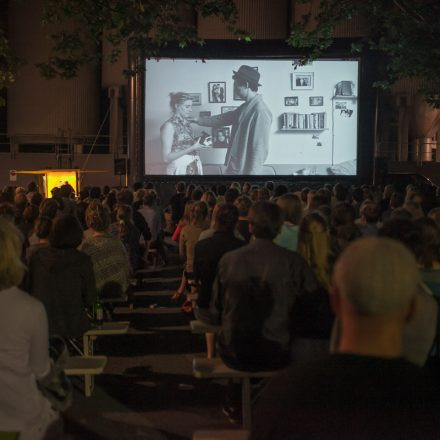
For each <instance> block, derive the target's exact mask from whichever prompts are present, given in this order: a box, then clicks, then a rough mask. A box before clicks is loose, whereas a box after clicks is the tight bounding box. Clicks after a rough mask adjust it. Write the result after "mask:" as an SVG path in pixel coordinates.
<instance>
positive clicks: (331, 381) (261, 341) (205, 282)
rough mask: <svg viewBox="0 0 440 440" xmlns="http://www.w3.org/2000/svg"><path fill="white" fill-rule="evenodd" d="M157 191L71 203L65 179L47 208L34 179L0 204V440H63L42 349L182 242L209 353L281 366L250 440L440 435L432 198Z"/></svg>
mask: <svg viewBox="0 0 440 440" xmlns="http://www.w3.org/2000/svg"><path fill="white" fill-rule="evenodd" d="M315 183H316V182H315ZM163 194H164V191H163V188H161V187H155V186H154V185H153V184H152V183H145V184H141V183H136V184H135V185H134V186H133V188H132V189H129V188H122V189H120V188H119V189H110V188H109V187H105V188H103V189H102V190H101V188H99V187H86V188H83V189H81V191H80V193H79V194H78V195H76V194H75V192H74V189H73V188H72V187H71V186H70V185H69V184H67V183H66V184H65V185H62V186H61V187H60V188H55V189H54V190H52V194H51V197H46V196H45V195H43V194H42V193H40V192H39V190H38V187H37V185H36V184H35V183H34V182H32V183H31V184H30V185H29V186H28V188H27V189H25V188H22V187H17V188H14V187H6V188H4V189H3V191H2V192H1V193H0V330H1V331H0V387H1V388H2V390H3V391H5V392H2V393H1V394H0V431H11V432H14V431H15V432H20V433H21V436H20V439H35V440H38V439H43V438H45V439H50V438H62V437H60V429H62V428H60V421H61V418H60V417H59V414H58V413H57V412H56V411H54V410H53V409H52V408H51V406H50V404H49V401H47V400H46V399H45V397H44V396H43V395H42V394H41V393H40V392H39V389H38V386H37V383H38V381H41V380H44V377H45V376H47V375H48V374H50V369H51V363H50V359H49V350H48V345H49V342H48V341H49V336H52V335H59V336H61V337H63V338H64V339H65V340H66V341H68V340H70V339H72V338H79V337H81V335H82V334H83V333H84V332H85V331H87V330H88V329H89V328H90V327H91V326H93V325H94V308H95V305H96V302H97V301H98V299H99V300H103V299H105V300H106V302H109V303H110V306H109V308H108V310H107V312H108V314H107V317H108V318H109V319H111V300H112V299H115V298H121V297H123V296H124V295H127V294H129V293H130V289H131V280H132V279H134V278H135V276H136V271H138V270H139V269H142V268H145V267H148V265H149V264H151V259H150V257H151V256H152V255H154V256H155V257H154V258H155V263H156V264H159V265H163V266H165V265H167V264H168V253H169V252H170V251H169V249H168V248H169V246H170V243H172V242H174V243H175V246H176V248H177V249H178V252H179V255H180V256H181V260H182V276H181V282H180V284H179V287H178V288H177V290H176V292H175V293H174V294H173V296H172V299H173V300H176V301H177V300H179V301H180V302H181V304H182V305H181V307H182V311H183V312H184V313H188V314H191V315H192V314H193V315H194V316H195V318H196V319H198V320H200V321H202V322H204V323H206V324H207V325H213V326H214V325H215V326H219V328H220V331H219V332H218V333H217V334H215V333H213V332H210V333H207V334H206V347H207V357H208V358H212V357H214V356H215V355H216V354H217V352H218V354H219V355H220V357H221V358H222V360H223V362H224V363H225V364H226V365H227V366H229V367H231V368H235V369H239V370H245V371H264V370H283V371H282V373H280V374H279V375H278V376H277V377H276V378H275V379H274V380H273V381H272V382H271V383H270V384H269V385H267V386H266V387H265V388H264V390H263V392H262V393H261V395H260V397H259V398H258V401H257V404H256V407H255V414H256V417H255V418H254V420H255V422H254V427H253V429H252V433H251V438H255V439H257V438H258V439H260V438H261V439H263V438H264V439H278V438H279V439H281V438H283V439H284V438H286V439H287V438H335V439H336V438H365V439H372V438H374V439H376V438H377V439H379V438H425V439H426V438H438V437H440V426H439V423H437V422H436V419H437V418H438V417H437V415H436V414H435V412H436V410H439V409H440V408H439V406H440V397H438V396H440V393H439V389H438V388H437V380H436V374H435V373H436V369H435V368H436V366H437V364H438V359H439V356H440V352H439V350H440V347H439V339H438V338H439V332H438V303H439V301H440V198H439V196H440V194H439V193H438V192H437V191H436V188H435V187H434V186H431V185H426V184H419V185H416V184H410V185H408V186H407V187H406V188H404V189H403V190H402V188H399V187H397V186H394V185H392V184H390V185H386V186H385V187H383V188H381V187H378V186H372V185H363V186H350V185H347V184H343V183H337V184H335V185H331V184H324V185H323V186H322V187H318V186H316V187H312V185H311V187H302V188H298V187H295V186H292V187H289V186H288V185H284V184H278V185H277V184H275V183H273V182H266V183H264V184H252V183H248V182H245V183H243V184H241V183H239V182H232V183H231V184H228V185H226V184H223V183H221V184H216V185H213V186H209V187H208V186H207V185H203V184H202V185H199V186H196V185H194V184H191V183H184V182H179V183H177V185H176V186H175V194H173V195H172V196H171V197H170V198H169V199H164V197H163ZM166 241H168V245H166ZM260 385H261V386H262V384H260ZM236 394H237V393H236V389H234V386H233V384H231V386H230V387H228V393H227V401H226V404H225V407H224V412H225V413H226V414H227V415H228V416H229V417H230V418H231V419H232V420H235V421H237V420H239V419H240V404H239V398H237V396H236ZM25 396H33V397H32V398H26V397H25ZM434 416H435V417H434ZM372 421H373V422H372ZM405 431H406V432H407V433H410V434H407V436H406V437H405V435H404V434H405Z"/></svg>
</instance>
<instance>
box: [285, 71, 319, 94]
mask: <svg viewBox="0 0 440 440" xmlns="http://www.w3.org/2000/svg"><path fill="white" fill-rule="evenodd" d="M313 79H314V74H313V73H312V72H311V73H299V72H295V73H292V74H291V83H292V84H291V85H292V90H313Z"/></svg>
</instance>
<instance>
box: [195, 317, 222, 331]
mask: <svg viewBox="0 0 440 440" xmlns="http://www.w3.org/2000/svg"><path fill="white" fill-rule="evenodd" d="M189 326H190V327H191V332H192V333H196V334H204V333H218V331H219V330H220V326H219V325H210V324H206V323H204V322H203V321H199V320H193V321H190V323H189Z"/></svg>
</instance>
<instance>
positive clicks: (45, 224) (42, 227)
mask: <svg viewBox="0 0 440 440" xmlns="http://www.w3.org/2000/svg"><path fill="white" fill-rule="evenodd" d="M52 224H53V218H51V217H49V216H47V215H40V216H39V217H38V218H37V220H36V222H35V228H34V230H35V234H36V236H37V237H38V238H39V239H40V240H48V239H49V234H50V230H51V229H52Z"/></svg>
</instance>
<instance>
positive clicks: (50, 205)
mask: <svg viewBox="0 0 440 440" xmlns="http://www.w3.org/2000/svg"><path fill="white" fill-rule="evenodd" d="M58 210H59V205H58V203H57V201H56V200H54V199H44V200H43V202H42V203H41V205H40V216H41V215H45V216H46V217H49V218H50V219H52V220H53V219H54V218H55V217H56V215H57V213H58Z"/></svg>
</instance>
